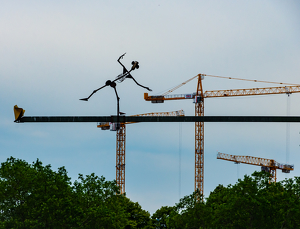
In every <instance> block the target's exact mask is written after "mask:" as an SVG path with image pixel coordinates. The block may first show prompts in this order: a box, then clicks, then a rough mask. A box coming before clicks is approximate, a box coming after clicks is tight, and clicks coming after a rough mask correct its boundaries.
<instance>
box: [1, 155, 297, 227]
mask: <svg viewBox="0 0 300 229" xmlns="http://www.w3.org/2000/svg"><path fill="white" fill-rule="evenodd" d="M0 228H124V229H133V228H143V229H154V228H155V229H156V228H164V229H165V228H176V229H177V228H185V229H199V228H300V177H295V178H293V179H285V180H284V181H282V182H277V183H269V174H268V173H265V172H255V173H253V174H252V176H245V177H244V179H243V180H238V182H237V183H236V184H234V185H228V186H227V187H224V186H222V185H219V186H217V187H216V188H215V190H214V191H213V192H211V193H210V195H209V197H208V198H207V199H204V198H203V197H202V196H201V195H200V193H199V192H194V193H192V194H191V195H189V196H185V197H184V198H182V199H180V201H179V203H177V204H176V205H175V206H173V207H168V206H163V207H161V208H160V209H158V210H157V211H156V212H155V213H154V214H153V215H152V217H151V218H150V214H149V212H147V211H145V210H143V209H142V208H141V206H140V205H139V204H138V203H135V202H132V201H131V200H130V199H128V198H127V197H126V196H125V195H120V194H119V188H118V187H117V186H116V182H115V181H106V180H105V178H104V177H98V176H96V175H95V174H91V175H87V176H83V175H82V174H79V177H78V180H77V181H75V182H74V183H73V184H72V182H71V180H70V178H69V177H68V176H67V171H66V170H65V168H64V167H61V168H58V170H57V172H56V171H53V170H52V169H51V166H50V165H46V166H44V165H43V164H42V162H40V161H39V160H36V161H35V162H33V163H32V164H28V163H27V162H25V161H23V160H20V159H15V158H12V157H11V158H9V159H7V161H6V162H3V163H1V167H0Z"/></svg>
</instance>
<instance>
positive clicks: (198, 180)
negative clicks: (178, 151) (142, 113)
mask: <svg viewBox="0 0 300 229" xmlns="http://www.w3.org/2000/svg"><path fill="white" fill-rule="evenodd" d="M204 76H210V77H219V78H227V79H235V80H246V81H253V82H263V83H277V82H268V81H259V80H248V79H239V78H231V77H221V76H213V75H205V74H198V75H197V76H194V77H192V78H191V79H189V80H187V81H185V82H183V83H181V84H179V85H178V86H176V87H174V88H172V89H170V90H169V91H167V92H166V93H164V94H162V95H152V96H149V95H148V93H144V99H145V100H146V101H151V102H152V103H163V102H164V101H165V100H179V99H193V101H194V103H195V116H204V98H215V97H231V96H249V95H269V94H291V93H297V92H300V85H298V84H290V85H293V86H283V87H266V88H250V89H232V90H214V91H205V92H203V88H202V80H203V79H204ZM195 78H198V82H197V90H196V92H195V93H190V94H178V95H169V93H171V92H173V91H174V90H176V89H178V88H179V87H181V86H183V85H185V84H186V83H187V82H189V81H191V80H193V79H195ZM278 84H285V83H278ZM203 184H204V122H195V190H199V191H200V193H201V194H203Z"/></svg>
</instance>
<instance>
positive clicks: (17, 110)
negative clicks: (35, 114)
mask: <svg viewBox="0 0 300 229" xmlns="http://www.w3.org/2000/svg"><path fill="white" fill-rule="evenodd" d="M14 113H15V122H17V121H19V120H20V119H21V118H22V117H23V115H24V113H25V110H23V108H20V107H18V106H17V105H15V106H14Z"/></svg>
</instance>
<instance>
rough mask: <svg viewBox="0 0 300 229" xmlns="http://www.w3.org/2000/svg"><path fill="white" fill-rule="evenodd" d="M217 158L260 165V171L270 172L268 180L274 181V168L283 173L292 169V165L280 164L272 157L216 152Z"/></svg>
mask: <svg viewBox="0 0 300 229" xmlns="http://www.w3.org/2000/svg"><path fill="white" fill-rule="evenodd" d="M217 159H222V160H227V161H233V162H235V163H244V164H248V165H258V166H261V171H266V172H268V173H270V182H276V170H277V169H281V170H282V172H283V173H290V172H291V171H293V170H294V165H291V164H281V163H278V162H276V161H275V160H273V159H266V158H260V157H252V156H239V155H230V154H226V153H220V152H218V156H217Z"/></svg>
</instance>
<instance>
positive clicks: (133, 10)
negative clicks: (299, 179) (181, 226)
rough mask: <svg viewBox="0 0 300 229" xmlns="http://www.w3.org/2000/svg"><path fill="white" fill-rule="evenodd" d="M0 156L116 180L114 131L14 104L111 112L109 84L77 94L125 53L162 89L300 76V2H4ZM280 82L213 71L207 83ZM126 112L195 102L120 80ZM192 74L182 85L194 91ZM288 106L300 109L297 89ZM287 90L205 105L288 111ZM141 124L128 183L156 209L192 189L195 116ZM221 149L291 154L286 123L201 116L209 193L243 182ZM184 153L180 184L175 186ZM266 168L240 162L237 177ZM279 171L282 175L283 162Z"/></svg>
mask: <svg viewBox="0 0 300 229" xmlns="http://www.w3.org/2000/svg"><path fill="white" fill-rule="evenodd" d="M0 4H1V7H0V82H1V83H0V103H1V107H0V117H1V118H0V161H5V160H6V158H8V157H10V156H13V157H16V158H21V159H24V160H26V161H29V162H32V161H33V160H36V158H39V159H40V160H41V161H42V162H43V163H44V164H51V165H52V167H53V169H57V168H58V167H60V166H65V167H66V169H67V171H68V172H69V175H70V176H71V177H72V179H76V178H77V174H78V173H83V174H90V173H92V172H95V173H96V174H97V175H99V176H100V175H103V176H105V177H106V178H107V179H108V180H113V179H115V147H116V142H115V141H116V137H115V132H110V131H102V130H100V129H97V128H96V123H65V124H56V123H51V124H50V123H39V124H38V123H31V124H30V123H26V124H16V123H14V122H13V120H14V117H13V106H14V105H15V104H17V105H18V106H20V107H23V108H24V109H25V110H26V115H28V116H39V115H76V116H77V115H111V114H115V113H116V99H115V95H114V92H113V90H112V89H110V88H105V89H104V90H102V91H99V92H98V93H97V94H95V95H94V96H93V97H92V98H91V99H90V101H89V102H82V101H80V100H79V99H80V98H83V97H86V96H87V95H89V93H91V92H92V90H94V89H96V88H98V87H100V86H102V85H103V84H104V82H105V81H106V80H108V79H114V77H115V76H117V75H118V74H119V73H121V71H122V69H121V67H120V65H119V64H118V63H117V61H116V60H117V58H118V57H119V56H120V55H121V54H123V53H124V52H126V53H127V54H126V56H125V57H124V59H123V63H124V64H125V65H127V66H129V65H130V63H131V61H132V60H137V61H139V62H140V68H139V69H138V70H136V71H134V72H133V75H134V77H135V78H136V79H137V81H138V82H140V83H141V84H143V85H146V86H149V87H150V88H152V89H153V94H157V93H161V92H162V91H165V90H167V89H169V88H171V87H173V86H175V85H177V84H179V83H181V82H183V81H185V80H187V79H189V78H191V77H193V76H195V75H197V74H199V73H204V74H211V75H221V76H231V77H237V78H248V79H257V80H267V81H277V82H291V83H300V78H299V72H300V71H299V70H300V65H299V62H300V54H299V53H300V52H299V51H300V42H299V37H300V36H299V35H300V28H299V25H300V24H299V21H300V16H299V15H300V14H299V12H300V4H299V3H298V1H296V0H295V1H289V0H287V1H276V0H275V1H274V0H272V1H271V0H265V1H258V0H252V1H238V0H235V1H234V0H228V1H221V0H210V1H208V0H207V1H203V0H201V1H158V0H154V1H89V0H88V1H74V0H73V1H63V2H62V1H48V0H46V1H14V0H11V1H4V0H0ZM267 86H277V85H269V84H261V83H251V82H239V81H237V82H236V81H232V80H222V79H214V78H208V77H206V78H205V79H204V81H203V87H204V90H215V89H233V88H251V87H267ZM117 88H118V93H119V95H120V98H121V101H120V110H121V111H123V112H125V113H126V114H127V115H134V114H140V113H147V112H155V111H174V110H179V109H184V110H185V112H186V115H193V114H194V104H193V103H192V101H191V100H186V101H170V102H166V103H164V104H151V103H150V102H146V101H144V99H143V93H144V92H146V91H145V90H144V89H143V88H140V87H137V86H136V85H135V84H134V82H131V81H130V80H126V81H124V82H123V83H121V84H118V86H117ZM195 90H196V81H195V80H194V81H192V82H190V83H189V84H187V85H185V86H184V87H182V88H181V89H180V90H178V91H176V92H175V93H192V92H194V91H195ZM289 100H290V114H291V115H300V108H299V101H300V94H299V95H298V94H293V95H291V96H290V98H289ZM287 101H288V98H287V96H286V95H272V96H254V97H241V98H238V97H237V98H216V99H206V101H205V114H206V115H286V114H287ZM179 127H180V125H179V124H178V123H160V124H158V123H155V124H149V123H139V124H132V125H129V126H128V127H127V141H126V192H127V196H128V197H129V198H131V199H132V200H133V201H138V202H139V203H140V204H141V205H142V207H143V208H144V209H145V210H148V211H150V212H151V213H153V212H154V211H155V210H156V209H158V208H160V207H161V206H163V205H174V204H175V203H176V202H178V200H179V193H180V194H181V197H183V196H184V195H188V194H190V193H192V192H193V190H194V124H192V123H183V124H182V139H181V142H182V146H181V149H180V148H179ZM299 127H300V126H299V124H290V140H289V142H290V143H289V149H290V153H289V159H290V160H289V161H290V162H291V163H294V164H295V171H294V172H292V173H291V174H290V177H291V176H294V175H295V176H299V171H300V170H299V169H298V167H299V165H298V164H297V163H298V162H300V156H299V153H300V148H299V144H300V135H299V131H300V130H299ZM217 151H220V152H223V153H229V154H236V155H251V156H259V157H265V158H274V159H275V160H277V161H279V162H285V160H286V124H285V123H277V124H274V123H206V124H205V170H204V176H205V181H204V194H205V195H206V196H208V195H209V193H210V191H212V190H213V189H214V188H215V187H216V186H217V185H218V184H224V185H227V184H229V183H235V182H236V180H237V175H238V174H237V171H238V168H237V165H235V164H233V163H230V162H227V161H222V160H217V159H216V154H217ZM179 152H181V187H180V191H179V166H178V165H179ZM255 170H260V168H259V167H255V166H250V165H239V176H240V177H242V176H243V175H244V174H251V173H252V172H253V171H255ZM278 177H279V180H281V179H284V178H285V177H286V175H284V174H281V173H280V172H278Z"/></svg>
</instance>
